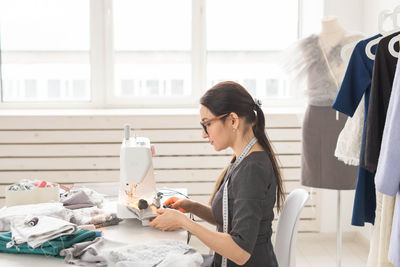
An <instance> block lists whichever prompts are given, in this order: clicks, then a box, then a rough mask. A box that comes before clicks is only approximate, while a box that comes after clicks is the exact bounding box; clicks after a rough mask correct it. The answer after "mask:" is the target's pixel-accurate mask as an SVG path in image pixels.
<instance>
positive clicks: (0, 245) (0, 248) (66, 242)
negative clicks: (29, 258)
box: [0, 229, 96, 258]
mask: <svg viewBox="0 0 400 267" xmlns="http://www.w3.org/2000/svg"><path fill="white" fill-rule="evenodd" d="M95 238H96V232H95V231H89V230H86V229H79V230H78V231H77V232H76V233H75V234H72V235H64V236H60V237H57V238H56V239H53V240H51V241H49V242H46V243H44V244H43V245H41V246H40V247H37V248H32V247H30V246H28V244H27V243H23V244H19V245H18V244H15V245H14V246H12V247H11V248H7V247H6V246H7V243H8V242H10V241H12V239H11V232H7V233H3V234H0V252H6V253H15V254H39V255H47V256H49V255H51V256H56V257H60V258H63V257H61V256H59V253H60V251H61V250H63V249H65V248H69V247H71V246H72V245H73V244H76V243H81V242H86V241H92V240H94V239H95Z"/></svg>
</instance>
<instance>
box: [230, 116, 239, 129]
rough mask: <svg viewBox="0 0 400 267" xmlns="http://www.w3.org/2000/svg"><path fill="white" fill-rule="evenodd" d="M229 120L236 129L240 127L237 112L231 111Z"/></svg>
mask: <svg viewBox="0 0 400 267" xmlns="http://www.w3.org/2000/svg"><path fill="white" fill-rule="evenodd" d="M229 121H230V123H231V126H232V129H233V130H234V131H236V130H238V129H239V124H240V121H239V116H238V115H237V114H236V113H235V112H231V114H229Z"/></svg>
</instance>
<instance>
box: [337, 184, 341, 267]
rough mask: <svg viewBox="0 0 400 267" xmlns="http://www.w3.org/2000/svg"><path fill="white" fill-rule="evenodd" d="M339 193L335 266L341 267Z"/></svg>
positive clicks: (339, 195) (339, 200) (339, 193)
mask: <svg viewBox="0 0 400 267" xmlns="http://www.w3.org/2000/svg"><path fill="white" fill-rule="evenodd" d="M341 193H342V192H341V191H340V190H338V191H337V216H336V217H337V221H336V266H337V267H341V266H342V224H341V221H342V212H341V204H342V200H341Z"/></svg>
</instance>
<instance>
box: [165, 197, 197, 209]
mask: <svg viewBox="0 0 400 267" xmlns="http://www.w3.org/2000/svg"><path fill="white" fill-rule="evenodd" d="M163 204H164V206H166V207H168V208H171V209H176V210H180V211H181V212H183V213H187V212H190V207H191V206H192V204H193V201H191V200H190V199H187V198H178V197H170V198H169V199H167V201H165V202H164V203H163Z"/></svg>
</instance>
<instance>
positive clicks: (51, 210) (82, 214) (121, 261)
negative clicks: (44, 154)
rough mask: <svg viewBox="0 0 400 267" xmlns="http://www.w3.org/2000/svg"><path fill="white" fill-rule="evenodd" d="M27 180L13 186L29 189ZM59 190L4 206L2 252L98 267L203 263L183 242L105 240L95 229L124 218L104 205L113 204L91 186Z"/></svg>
mask: <svg viewBox="0 0 400 267" xmlns="http://www.w3.org/2000/svg"><path fill="white" fill-rule="evenodd" d="M26 184H27V183H26V182H24V183H19V184H18V185H14V186H11V187H12V188H13V189H12V190H14V191H16V190H30V189H29V188H27V187H25V186H24V187H23V188H22V187H21V185H26ZM41 184H42V185H43V184H44V183H41ZM11 187H10V188H11ZM60 191H61V194H60V202H54V203H40V204H29V205H18V206H11V207H3V208H1V209H0V232H3V233H0V252H3V253H14V254H37V255H45V256H54V257H57V258H64V261H65V262H66V263H69V264H75V265H79V266H98V267H105V266H118V267H123V266H140V267H146V266H159V267H167V266H171V267H172V266H174V267H179V266H182V267H183V266H185V267H186V266H189V267H190V266H193V267H196V266H200V265H201V263H202V262H203V259H202V257H201V255H200V254H199V253H198V252H196V251H195V250H194V249H193V248H191V247H190V246H188V245H187V244H186V243H184V242H178V241H171V240H158V241H157V242H154V241H153V242H149V243H145V244H140V245H136V246H132V245H130V246H127V245H126V244H123V243H117V242H113V241H110V240H107V239H104V238H103V237H102V232H100V231H96V230H97V229H98V228H100V227H107V226H110V225H115V224H118V223H119V222H120V221H122V220H121V219H120V218H118V217H117V215H116V213H115V212H114V211H113V210H110V209H106V207H105V206H107V204H109V203H110V202H108V203H106V204H105V205H103V204H104V202H105V200H104V197H103V195H101V194H99V193H97V192H95V191H93V190H91V189H88V188H83V187H75V188H65V187H64V188H62V189H61V190H60ZM88 229H89V230H88ZM132 238H134V237H132Z"/></svg>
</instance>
